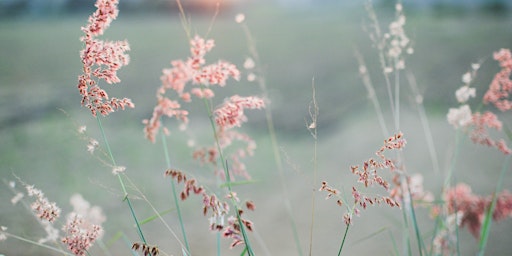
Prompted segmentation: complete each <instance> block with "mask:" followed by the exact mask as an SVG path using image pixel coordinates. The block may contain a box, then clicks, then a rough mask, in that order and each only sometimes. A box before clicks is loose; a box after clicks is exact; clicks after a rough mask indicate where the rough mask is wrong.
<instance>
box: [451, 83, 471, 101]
mask: <svg viewBox="0 0 512 256" xmlns="http://www.w3.org/2000/svg"><path fill="white" fill-rule="evenodd" d="M475 96H476V89H475V88H470V87H469V86H462V87H460V88H459V89H458V90H457V91H455V97H456V98H457V101H458V102H459V103H465V102H466V101H468V100H469V98H474V97H475Z"/></svg>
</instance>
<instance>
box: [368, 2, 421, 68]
mask: <svg viewBox="0 0 512 256" xmlns="http://www.w3.org/2000/svg"><path fill="white" fill-rule="evenodd" d="M367 10H368V13H369V14H370V18H371V19H372V21H373V23H374V24H373V29H374V31H373V32H370V33H369V34H370V38H371V39H372V41H373V42H374V43H375V46H376V47H377V48H378V49H379V51H381V53H382V54H383V55H382V56H381V64H382V66H383V70H384V72H385V73H391V72H393V71H397V70H402V69H404V68H405V59H404V52H405V53H407V54H413V53H414V50H413V48H412V44H411V40H410V39H409V37H408V36H407V35H406V34H405V30H404V26H405V22H406V18H405V15H404V13H403V6H402V4H400V3H397V4H396V5H395V16H396V19H395V20H394V21H392V22H391V23H390V24H389V26H388V32H386V33H384V34H381V32H380V28H379V24H378V21H377V17H376V15H375V13H374V11H373V10H372V9H371V5H370V4H368V5H367ZM384 58H385V59H384ZM360 71H362V70H360Z"/></svg>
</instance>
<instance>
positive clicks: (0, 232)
mask: <svg viewBox="0 0 512 256" xmlns="http://www.w3.org/2000/svg"><path fill="white" fill-rule="evenodd" d="M6 230H7V227H5V226H0V242H1V241H4V240H6V239H7V236H6V235H5V234H4V231H6Z"/></svg>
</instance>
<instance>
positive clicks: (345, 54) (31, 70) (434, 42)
mask: <svg viewBox="0 0 512 256" xmlns="http://www.w3.org/2000/svg"><path fill="white" fill-rule="evenodd" d="M93 2H94V1H92V0H0V178H1V179H2V181H3V183H2V186H0V188H1V189H0V191H1V192H0V205H1V207H0V225H1V226H6V227H8V231H9V232H11V233H13V234H17V235H20V236H23V237H26V238H29V239H33V240H36V241H37V240H38V239H39V238H41V237H42V236H44V235H45V233H44V230H43V229H42V228H41V227H40V226H38V224H37V221H35V219H34V218H33V217H32V216H31V215H30V213H29V212H28V211H27V210H26V209H24V207H23V206H22V205H21V204H17V205H12V204H11V203H10V200H11V198H12V197H13V196H14V194H13V192H12V191H11V190H10V189H9V188H8V186H7V183H8V182H9V181H12V180H15V177H14V175H16V176H18V177H20V178H21V179H22V180H24V181H25V182H27V183H28V184H35V186H36V187H37V188H40V189H41V190H43V191H44V192H45V194H46V196H47V197H48V198H49V199H50V200H52V201H56V202H57V204H58V205H59V206H61V207H62V208H63V212H64V214H65V213H67V212H69V211H70V210H71V206H70V204H69V198H70V196H71V195H73V194H75V193H80V194H82V195H83V197H84V198H85V199H86V200H88V201H90V202H91V204H92V205H98V206H101V207H102V208H103V210H104V212H105V214H106V216H107V222H106V223H105V227H104V228H105V230H106V233H105V236H104V238H103V242H104V243H105V244H106V245H107V246H109V248H110V252H111V254H112V255H127V254H129V253H130V251H129V248H130V245H129V244H128V245H127V243H126V242H125V241H124V240H123V239H120V238H118V237H117V234H119V232H122V233H124V234H125V235H126V238H127V239H129V240H130V241H132V242H133V241H137V235H136V232H135V229H134V227H133V225H132V223H133V222H132V220H131V217H130V215H129V211H128V208H127V206H126V204H125V203H124V202H122V201H121V199H122V193H121V188H120V186H119V184H118V181H117V180H116V178H115V177H114V176H112V174H111V173H110V170H109V168H108V167H106V166H104V165H103V164H102V163H100V162H99V161H98V160H97V159H96V158H95V157H94V156H91V154H89V153H88V152H87V151H86V144H87V141H83V140H81V139H80V138H79V136H78V135H77V133H76V128H77V127H78V125H86V126H87V132H88V134H89V135H90V136H91V137H93V138H96V139H97V140H98V141H101V137H100V136H101V135H100V131H99V128H98V126H97V123H96V120H95V119H94V118H93V117H92V116H91V115H90V113H89V111H88V110H86V109H84V108H82V107H81V106H80V99H81V97H80V95H79V94H78V91H77V89H76V84H77V76H78V75H79V74H80V72H81V62H80V57H79V51H80V49H81V48H82V47H83V45H82V43H81V42H80V41H79V37H80V36H81V35H82V32H81V30H80V27H81V26H84V25H85V24H86V22H87V17H88V16H89V15H90V14H91V13H92V12H93V11H94V7H93ZM340 2H342V1H335V0H322V1H316V0H315V1H313V0H272V1H271V0H260V1H256V0H224V1H222V2H221V3H220V5H219V9H218V15H217V16H215V13H216V8H217V7H216V6H217V1H211V0H183V1H182V3H183V6H184V9H185V12H186V14H187V19H188V20H190V23H191V27H190V29H191V31H192V33H197V34H198V35H201V36H206V35H207V34H208V37H209V38H212V39H215V44H216V47H215V48H214V49H213V51H212V52H211V53H209V54H208V55H207V56H206V59H207V62H213V61H216V60H217V59H219V58H221V59H224V60H228V61H230V62H232V63H234V64H236V65H237V66H238V67H239V68H240V69H241V70H242V72H243V76H242V77H245V75H246V74H247V73H246V71H245V70H243V68H242V64H243V63H244V61H245V59H246V58H247V57H249V56H250V52H249V48H248V43H247V40H246V37H245V34H244V31H243V29H242V27H241V26H240V24H237V23H236V22H235V20H234V17H235V15H236V14H238V13H244V14H245V17H246V20H245V24H247V26H248V27H249V29H250V31H251V33H252V36H253V38H254V44H255V47H256V49H257V50H258V53H259V57H260V60H261V63H259V64H260V68H261V69H262V71H263V74H260V75H263V76H264V77H265V79H266V82H267V86H268V92H269V96H270V101H271V104H270V105H269V107H270V108H271V110H272V114H273V117H274V120H275V127H276V129H277V138H278V143H279V150H280V153H281V154H282V157H283V162H284V175H285V178H286V181H285V185H286V187H287V190H288V194H289V200H290V202H291V205H292V208H293V211H294V216H295V219H296V222H297V228H298V235H299V239H300V241H301V248H302V250H303V251H304V252H307V251H308V250H309V234H310V221H311V199H312V196H315V198H316V208H315V211H316V213H315V224H314V231H313V237H314V238H313V249H312V251H313V255H333V254H335V253H336V252H337V250H338V247H339V241H340V239H341V237H342V235H343V232H344V227H345V225H344V224H343V221H342V215H343V213H344V209H341V208H340V207H338V206H336V204H335V202H334V201H324V200H323V199H324V197H325V194H322V193H313V192H312V191H314V190H315V189H318V188H319V187H320V181H322V180H327V181H328V182H329V184H331V185H333V186H336V187H338V188H340V189H342V188H344V190H347V189H350V187H351V186H352V184H354V183H355V182H356V178H355V177H354V176H353V175H352V174H350V171H349V166H351V165H356V164H360V163H362V162H363V161H365V160H366V159H368V158H369V157H373V156H374V152H375V151H376V150H377V149H378V148H380V146H381V145H382V144H381V143H382V140H383V139H384V136H383V135H382V133H381V129H380V128H379V123H378V119H377V115H376V113H375V111H374V110H373V106H372V104H371V102H370V101H369V99H368V93H367V92H366V90H365V88H364V86H363V84H362V82H361V79H360V77H359V74H358V69H359V68H358V66H359V64H358V62H357V60H356V58H355V57H354V52H355V51H356V50H357V51H359V52H361V54H362V56H363V57H364V59H365V61H366V63H367V64H368V70H369V72H370V74H371V76H372V80H373V83H374V86H375V88H376V91H377V95H378V97H379V100H380V102H381V105H382V107H383V108H384V112H385V117H386V122H387V124H388V126H389V127H392V124H393V121H392V118H391V115H389V103H388V102H387V95H386V94H385V93H386V90H385V86H384V79H383V77H382V75H381V71H380V68H379V66H378V57H377V56H378V55H377V54H378V53H377V51H376V49H375V48H373V47H372V43H371V40H370V39H369V36H368V34H367V33H366V32H365V24H366V25H368V24H369V23H370V22H369V19H368V15H367V13H366V11H365V8H364V4H363V3H362V1H343V3H340ZM403 4H404V12H405V15H406V17H407V22H406V25H405V30H406V33H407V35H408V36H409V38H410V39H411V40H412V41H413V46H414V54H413V55H411V56H408V57H407V59H406V67H407V70H408V71H410V72H412V73H413V74H414V76H415V79H416V81H417V83H418V87H419V90H420V92H421V93H422V95H423V99H424V101H423V102H424V106H425V109H426V113H427V117H428V119H429V128H430V129H431V132H432V135H433V140H434V145H435V148H436V156H437V158H438V162H439V170H440V171H435V170H436V167H435V166H434V164H433V163H432V161H431V160H430V156H429V152H428V147H427V140H426V136H425V132H424V127H423V126H422V125H421V122H420V119H419V117H418V113H419V112H418V108H417V106H416V104H415V103H414V102H415V101H414V99H415V96H414V94H413V93H412V92H411V90H410V87H409V85H408V83H407V80H406V79H405V77H403V78H402V79H401V81H402V83H403V85H402V91H401V94H400V95H401V104H402V109H401V131H402V132H404V134H405V137H406V139H407V141H408V144H407V147H406V149H405V150H404V155H405V158H406V165H407V168H408V172H410V173H411V174H414V173H421V174H422V175H423V176H424V177H425V180H424V182H425V189H427V190H430V191H432V192H433V193H434V194H435V195H439V193H440V188H441V185H442V182H443V180H444V175H445V174H446V171H447V170H448V167H449V166H450V161H451V159H452V156H453V153H454V150H455V132H454V131H453V129H452V128H451V127H450V126H449V125H448V123H447V122H446V113H447V112H448V109H449V108H450V107H455V106H457V102H456V100H455V97H454V92H455V90H456V89H457V88H459V87H460V86H461V85H462V81H461V76H462V75H463V74H464V73H465V72H467V71H468V70H469V69H470V65H471V63H475V62H479V61H483V64H482V68H481V69H480V71H479V72H478V75H477V78H476V80H475V84H474V86H475V87H476V88H477V98H478V97H481V96H482V95H483V93H484V92H485V90H486V87H487V86H488V85H489V83H490V81H491V80H492V77H493V76H494V74H495V73H496V72H498V71H499V66H498V64H497V63H496V62H495V61H494V60H492V53H493V52H494V51H497V50H499V49H500V48H511V47H512V15H511V11H512V2H511V1H506V0H502V1H499V0H496V1H485V0H472V1H469V0H464V1H463V0H459V1H457V0H451V1H443V0H431V1H427V0H424V1H412V0H411V1H403ZM374 7H375V10H376V14H377V16H378V17H379V20H380V22H381V25H382V28H383V29H384V30H387V28H386V26H387V25H386V24H389V22H390V21H391V20H392V19H393V18H394V1H374ZM214 16H215V19H214V21H213V22H212V20H213V17H214ZM210 27H211V31H210ZM102 38H103V39H109V40H123V39H127V40H128V41H129V43H130V47H131V51H130V52H129V55H130V59H131V61H130V64H129V65H128V66H126V67H124V68H122V69H121V70H120V72H119V76H120V78H121V80H122V82H121V84H117V85H113V86H110V85H104V88H105V89H106V90H107V92H108V93H109V95H110V96H112V97H121V98H122V97H128V98H131V99H132V100H133V102H134V103H135V105H136V108H135V109H129V110H125V111H120V112H116V113H113V114H111V115H110V116H109V117H108V118H106V119H102V120H103V121H102V122H103V126H104V128H105V132H106V134H107V136H108V139H109V140H110V142H111V147H112V149H113V153H114V155H115V157H116V160H117V162H118V163H119V164H120V165H124V166H126V167H127V174H128V176H129V177H130V178H131V179H132V180H133V181H134V183H135V185H137V187H138V188H139V189H140V190H141V191H142V192H144V194H145V195H146V196H147V198H148V199H149V200H150V201H151V202H152V203H153V204H154V205H155V207H156V208H157V210H159V211H164V210H167V209H172V208H173V202H172V195H171V192H170V183H169V180H168V179H162V174H163V172H164V171H165V169H166V167H165V166H166V165H165V161H164V160H165V159H164V156H163V153H162V149H161V148H162V145H161V143H160V142H159V141H157V143H155V144H152V143H150V142H149V141H147V140H146V139H145V138H144V134H143V131H142V129H143V124H142V122H141V121H142V119H145V118H149V117H150V116H151V113H152V109H153V107H154V104H155V103H156V99H155V93H156V89H157V88H158V87H159V86H160V76H161V72H162V69H163V68H168V67H170V61H171V60H174V59H185V58H187V56H188V55H189V50H188V39H187V36H186V33H185V32H184V29H183V26H182V23H181V20H180V17H179V11H178V9H177V6H176V3H175V1H166V0H122V1H121V3H120V15H119V17H118V19H117V20H116V21H114V22H113V23H112V25H111V26H110V28H109V29H108V30H107V31H106V33H105V35H103V36H102ZM313 80H314V82H313ZM313 83H314V85H315V88H316V99H317V101H318V106H319V109H320V115H319V117H318V124H317V127H318V159H317V164H318V180H317V184H313V169H314V162H315V161H314V160H313V154H314V151H313V150H314V146H313V145H314V139H313V138H312V136H311V134H310V132H309V131H308V130H307V124H306V120H308V118H309V113H308V106H309V104H310V102H311V100H312V95H313V93H312V84H313ZM232 94H240V95H243V96H247V95H262V94H263V93H262V91H261V90H260V88H259V86H258V84H257V83H255V82H249V81H247V80H246V79H242V80H241V81H240V82H234V81H230V82H229V83H228V86H226V87H225V88H221V89H219V90H218V91H217V97H216V102H215V103H214V104H220V103H221V102H222V99H223V98H224V97H227V96H229V95H232ZM477 104H478V102H477V101H476V100H475V101H474V105H473V107H476V105H477ZM185 107H187V108H188V109H190V111H191V112H192V113H191V115H192V116H195V117H196V118H195V119H193V120H192V123H191V125H190V127H189V130H188V132H189V133H190V134H193V135H194V139H195V140H196V143H197V144H198V145H209V144H211V143H212V137H211V130H210V129H209V124H208V123H207V121H206V118H207V116H206V114H205V111H204V108H203V105H202V104H198V103H197V104H190V105H186V106H185ZM486 107H487V106H486ZM62 110H63V111H64V112H65V113H64V112H63V111H62ZM248 116H249V122H248V123H246V124H245V125H244V126H243V127H242V130H243V131H244V132H247V133H248V134H249V135H250V136H252V137H253V139H254V140H255V141H256V143H257V144H258V149H257V150H256V154H255V156H254V157H252V158H249V159H248V160H247V161H246V165H247V168H248V170H249V172H250V174H251V176H252V177H253V179H254V180H255V181H256V182H255V183H252V184H248V185H244V186H238V187H236V188H235V190H236V191H237V192H238V194H239V197H240V198H242V199H251V200H254V202H255V204H256V211H255V212H250V213H248V214H247V217H248V218H249V219H251V220H253V221H254V223H255V224H254V225H255V229H256V233H254V234H253V235H251V239H252V241H253V246H254V247H255V251H256V253H257V255H297V250H296V249H295V243H294V240H293V235H292V231H291V228H290V225H289V220H288V217H287V214H286V210H285V207H284V204H283V200H284V199H283V192H282V185H281V182H280V179H279V175H278V172H277V169H276V164H275V160H274V156H273V151H272V145H271V141H270V137H269V135H268V134H269V133H268V131H267V130H266V123H265V115H264V112H263V111H251V112H250V113H249V114H248ZM502 118H504V122H505V125H507V124H510V121H511V120H510V118H508V120H507V117H506V116H502ZM166 122H167V121H166ZM167 125H168V127H169V128H170V129H171V131H172V134H171V135H170V136H169V148H170V152H171V159H172V161H173V164H174V165H175V166H176V168H179V169H182V170H185V171H187V172H189V173H192V174H193V175H194V176H196V177H197V178H198V179H199V181H200V182H201V183H202V184H206V185H208V186H211V187H215V179H214V178H213V176H212V173H211V170H210V168H209V167H207V166H201V165H200V164H199V163H197V162H195V161H194V160H193V159H192V158H191V153H192V150H193V149H191V148H189V147H187V140H188V137H187V136H183V134H182V133H180V132H179V131H178V129H177V127H176V125H175V124H174V122H171V121H169V122H167ZM495 135H496V136H503V134H495ZM503 160H504V157H503V156H502V155H501V154H500V153H498V152H497V151H496V150H493V149H489V148H485V147H482V146H476V145H473V144H471V142H470V141H469V140H467V139H466V140H463V141H462V145H461V151H460V153H459V156H458V158H457V162H456V170H455V176H454V179H455V181H456V182H465V183H467V184H469V185H470V186H471V187H472V188H473V191H474V193H476V194H479V195H489V194H491V193H492V192H493V191H494V188H495V185H496V183H497V179H498V177H499V171H500V170H501V166H502V164H503ZM511 185H512V178H511V175H510V173H509V175H507V176H506V180H505V181H504V188H510V187H511ZM20 188H21V187H18V189H20ZM129 189H130V192H133V194H134V195H136V194H137V192H134V190H133V187H132V186H131V185H130V186H129ZM347 191H349V190H347ZM134 202H135V207H136V213H137V214H138V215H139V216H140V218H141V219H144V218H147V217H150V216H152V215H153V212H152V211H151V210H150V209H149V208H148V206H147V204H146V203H145V202H144V201H143V200H141V199H140V198H139V199H137V198H136V199H135V200H134ZM183 211H184V215H185V223H186V228H187V230H188V235H189V241H190V243H191V247H192V254H193V255H214V252H215V235H214V234H212V233H211V232H210V231H209V230H208V220H207V218H205V217H203V216H202V209H201V198H200V197H195V198H194V197H193V198H191V199H188V200H187V201H185V202H184V203H183ZM417 214H418V218H419V220H420V225H421V228H422V231H423V233H424V235H425V237H429V235H431V234H432V230H433V227H434V225H433V223H434V222H433V221H432V220H431V219H430V218H429V212H428V211H427V210H424V209H420V210H418V213H417ZM164 218H165V219H166V221H168V222H169V223H170V225H171V226H172V227H173V228H174V231H175V232H176V233H179V232H178V230H179V227H178V222H177V218H176V213H175V211H171V213H169V214H166V215H164ZM401 221H402V219H401V212H400V211H399V210H397V209H388V207H374V208H370V209H368V210H366V211H365V212H363V213H362V216H361V217H357V218H355V220H354V226H353V227H352V228H351V230H350V232H349V234H348V238H347V239H348V240H347V244H346V247H345V249H344V252H345V253H346V255H376V254H377V255H392V254H393V248H394V247H393V243H392V241H393V239H394V240H396V241H397V243H399V244H400V242H401V239H402V237H403V236H402V234H401V232H400V227H401ZM61 224H62V223H59V224H57V225H56V226H57V227H59V226H60V225H61ZM142 228H143V230H144V231H145V233H146V238H147V239H148V241H150V242H149V243H150V244H156V245H158V246H159V248H160V250H161V251H162V252H165V253H167V254H169V255H181V252H180V247H179V245H178V244H177V243H176V240H175V239H174V238H173V237H172V235H171V234H170V232H169V231H168V230H166V229H165V228H163V227H162V225H161V223H160V222H159V221H157V220H155V221H153V222H150V223H149V224H146V225H144V226H143V227H142ZM511 233H512V221H511V220H506V221H503V222H502V223H500V224H494V225H493V227H492V231H491V236H490V239H489V244H488V247H487V248H488V254H489V255H506V254H508V253H509V252H510V251H512V244H511V243H510V239H509V237H510V234H511ZM460 236H461V252H462V255H471V254H474V253H475V252H476V250H477V248H478V247H477V243H476V240H475V239H474V238H473V237H472V236H471V235H470V234H469V232H467V230H462V231H461V232H460ZM426 241H429V240H428V239H427V240H426ZM224 244H225V245H226V246H225V247H224V248H226V249H223V255H240V252H241V250H240V248H236V249H233V250H229V249H227V246H228V241H224ZM399 247H400V246H399ZM52 253H53V252H52V251H49V250H46V249H43V248H41V247H37V246H33V245H30V244H28V243H24V242H19V241H17V240H15V239H12V238H9V239H8V240H7V241H3V242H0V254H5V255H58V254H54V253H53V254H52ZM103 254H104V252H103V251H102V250H100V249H99V247H97V246H95V247H93V249H92V250H91V255H103Z"/></svg>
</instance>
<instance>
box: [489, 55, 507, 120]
mask: <svg viewBox="0 0 512 256" xmlns="http://www.w3.org/2000/svg"><path fill="white" fill-rule="evenodd" d="M494 59H495V60H497V61H498V62H499V63H500V66H501V68H502V69H501V71H500V72H498V73H497V74H496V75H495V76H494V79H493V80H492V82H491V84H490V86H489V89H488V90H487V92H486V93H485V95H484V103H492V104H494V106H496V107H497V108H498V109H499V110H501V111H507V110H510V109H512V102H511V101H510V100H508V97H509V96H510V93H511V92H512V81H511V80H510V75H511V73H512V54H511V53H510V50H509V49H501V50H500V51H499V52H495V53H494Z"/></svg>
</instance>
